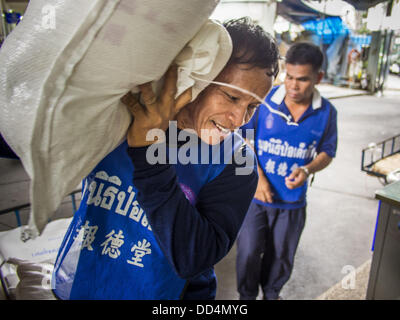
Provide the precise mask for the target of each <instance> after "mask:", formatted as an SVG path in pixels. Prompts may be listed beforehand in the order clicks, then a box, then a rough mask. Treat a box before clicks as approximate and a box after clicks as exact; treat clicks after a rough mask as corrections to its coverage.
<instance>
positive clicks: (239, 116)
mask: <svg viewBox="0 0 400 320" xmlns="http://www.w3.org/2000/svg"><path fill="white" fill-rule="evenodd" d="M246 112H247V106H235V107H234V108H233V109H232V110H230V112H229V115H228V118H229V121H230V123H231V125H232V127H233V128H231V129H237V128H239V127H241V126H242V125H244V123H245V117H246Z"/></svg>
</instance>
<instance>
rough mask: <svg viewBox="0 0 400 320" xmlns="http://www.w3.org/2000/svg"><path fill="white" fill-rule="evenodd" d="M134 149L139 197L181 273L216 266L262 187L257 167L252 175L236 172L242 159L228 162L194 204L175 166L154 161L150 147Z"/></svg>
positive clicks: (191, 274)
mask: <svg viewBox="0 0 400 320" xmlns="http://www.w3.org/2000/svg"><path fill="white" fill-rule="evenodd" d="M244 149H248V147H246V148H244ZM128 154H129V155H130V157H131V159H132V162H133V165H134V167H135V170H134V177H133V184H134V185H135V186H136V188H137V189H138V195H137V197H138V201H139V203H140V205H141V206H142V207H143V208H144V209H145V211H146V216H147V218H148V220H149V222H150V225H151V228H152V230H153V232H154V235H155V237H156V239H157V242H158V244H159V245H160V247H161V249H162V251H163V253H164V254H165V256H166V258H167V259H168V261H169V262H170V264H171V265H172V267H173V268H174V269H175V271H176V272H177V274H178V275H179V276H180V277H182V278H192V277H195V276H196V275H198V274H200V273H202V272H204V271H205V270H207V269H209V268H211V267H213V266H214V265H215V264H216V263H217V262H218V261H219V260H220V259H222V258H223V257H224V256H225V255H226V254H227V253H228V251H229V250H230V248H231V247H232V245H233V244H234V241H235V239H236V237H237V234H238V232H239V229H240V227H241V225H242V222H243V219H244V217H245V214H246V212H247V209H248V207H249V205H250V202H251V200H252V198H253V195H254V193H255V190H256V187H257V182H258V175H257V171H256V167H255V166H253V167H252V168H251V169H252V170H251V173H250V174H248V175H236V174H235V168H236V167H238V165H236V164H235V163H233V164H228V165H227V166H226V167H225V169H224V170H223V171H222V172H221V173H220V174H219V175H218V176H217V177H216V178H215V179H214V180H212V181H211V182H209V183H208V184H206V185H205V186H203V188H202V189H201V190H200V193H199V195H198V201H197V204H196V206H193V205H191V203H190V202H189V201H188V200H187V198H186V196H185V195H184V193H183V192H182V190H181V189H180V186H179V184H178V181H177V176H176V171H175V168H174V167H173V166H171V165H169V164H155V165H151V164H149V163H148V162H147V160H146V148H129V149H128ZM252 154H253V153H252ZM253 156H254V154H253ZM244 186H245V187H244Z"/></svg>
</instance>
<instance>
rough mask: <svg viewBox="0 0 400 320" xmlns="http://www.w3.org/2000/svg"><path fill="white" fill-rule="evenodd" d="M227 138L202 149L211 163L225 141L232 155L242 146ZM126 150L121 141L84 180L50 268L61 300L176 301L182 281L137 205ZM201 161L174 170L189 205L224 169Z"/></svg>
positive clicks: (240, 142) (129, 160)
mask: <svg viewBox="0 0 400 320" xmlns="http://www.w3.org/2000/svg"><path fill="white" fill-rule="evenodd" d="M235 136H236V137H237V135H235ZM232 137H233V135H231V137H230V138H227V139H225V140H226V141H224V143H221V144H220V145H218V146H208V145H207V148H209V150H210V151H209V157H210V159H211V158H212V157H214V158H215V153H216V152H217V153H218V155H220V156H221V155H222V156H223V154H224V151H223V149H224V148H223V146H224V145H229V144H228V142H229V143H230V145H231V146H233V147H230V150H229V153H230V155H231V156H232V152H233V150H237V149H238V148H239V147H240V146H241V145H242V144H243V140H241V139H233V138H232ZM232 141H233V143H232ZM201 145H203V148H204V144H203V143H201V144H199V147H198V152H199V154H200V148H201ZM127 148H128V145H127V142H126V141H125V142H124V143H122V144H121V145H120V146H119V147H117V148H116V149H115V150H114V151H113V152H111V153H110V154H109V155H108V156H107V157H106V158H104V159H103V160H102V161H101V162H100V163H99V164H98V165H97V166H96V168H95V169H94V170H93V171H92V173H91V174H90V175H89V176H88V177H87V178H86V179H85V180H84V183H83V195H82V196H83V198H82V201H81V205H80V207H79V209H78V211H77V212H76V213H75V215H74V218H73V221H72V222H71V225H70V226H69V229H68V231H67V233H66V235H65V237H64V240H63V242H62V245H61V247H60V250H59V253H58V256H57V260H56V263H55V269H54V270H55V271H54V274H53V285H54V289H53V290H54V293H55V294H56V295H57V296H58V297H59V298H61V299H146V300H150V299H160V300H163V299H179V298H180V297H181V295H182V294H183V290H184V287H185V284H186V280H185V279H182V278H179V277H178V276H177V274H176V273H175V272H174V270H173V268H172V266H171V265H170V264H169V262H168V261H167V259H166V258H165V256H164V254H163V253H162V251H161V249H160V247H159V245H158V243H157V241H156V239H155V237H154V234H153V232H152V229H151V226H150V225H149V223H148V220H147V218H146V213H145V212H144V210H143V209H142V208H141V207H140V204H139V203H138V201H137V200H136V193H137V189H136V188H135V186H134V185H133V184H132V180H133V172H134V167H133V164H132V161H131V159H130V157H129V155H128V153H127ZM168 151H169V153H170V154H171V152H177V151H178V149H176V148H175V149H174V148H169V150H168ZM203 151H204V149H203ZM218 155H217V156H218ZM221 159H222V158H221ZM199 162H200V161H199ZM203 162H204V161H203ZM205 162H207V163H206V164H196V163H189V164H184V165H182V164H179V163H178V164H175V165H174V167H175V168H176V173H177V177H178V182H179V185H180V187H181V189H182V191H183V192H184V193H185V195H186V198H187V199H188V200H189V201H190V202H191V204H192V205H195V203H196V197H197V195H198V193H199V192H200V189H201V188H202V186H204V185H205V184H207V183H208V182H210V181H212V180H213V179H214V178H215V177H217V176H218V175H219V174H220V173H221V172H222V170H223V169H224V168H225V166H226V165H225V164H224V163H223V161H214V162H220V163H219V164H210V161H205Z"/></svg>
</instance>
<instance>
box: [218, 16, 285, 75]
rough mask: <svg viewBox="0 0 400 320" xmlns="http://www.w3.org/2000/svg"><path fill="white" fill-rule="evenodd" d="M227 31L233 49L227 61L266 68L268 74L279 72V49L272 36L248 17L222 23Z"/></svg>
mask: <svg viewBox="0 0 400 320" xmlns="http://www.w3.org/2000/svg"><path fill="white" fill-rule="evenodd" d="M223 25H224V27H225V28H226V30H227V31H228V32H229V34H230V36H231V39H232V45H233V51H232V55H231V57H230V59H229V61H228V64H229V63H234V64H249V65H251V66H253V67H259V68H268V69H270V70H271V72H270V73H268V75H270V76H276V75H277V74H278V72H279V64H278V60H279V50H278V46H277V44H276V42H275V40H274V38H273V37H272V36H271V35H270V34H269V33H268V32H266V31H264V29H263V28H262V27H261V26H259V25H257V24H256V23H254V22H253V21H252V20H251V19H250V18H249V17H243V18H239V19H232V20H229V21H226V22H224V23H223Z"/></svg>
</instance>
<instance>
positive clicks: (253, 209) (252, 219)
mask: <svg viewBox="0 0 400 320" xmlns="http://www.w3.org/2000/svg"><path fill="white" fill-rule="evenodd" d="M305 219H306V208H305V207H304V208H300V209H276V208H270V207H266V206H262V205H259V204H256V203H254V202H253V203H252V204H251V205H250V208H249V210H248V212H247V215H246V218H245V220H244V222H243V225H242V228H241V229H240V232H239V235H238V238H237V257H236V272H237V286H238V291H239V294H240V299H243V300H252V299H256V297H257V295H258V288H259V286H261V288H262V290H263V293H264V299H277V298H278V297H279V292H280V291H281V289H282V287H283V285H284V284H285V283H286V282H287V281H288V280H289V278H290V274H291V273H292V270H293V263H294V256H295V253H296V249H297V245H298V243H299V240H300V236H301V233H302V231H303V228H304V224H305Z"/></svg>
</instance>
